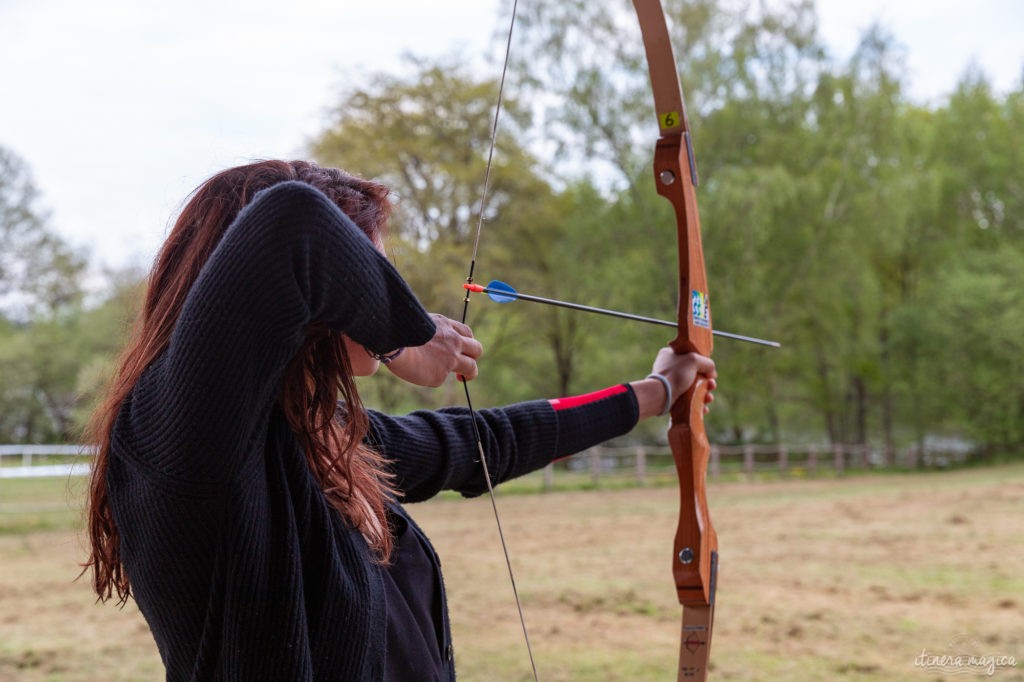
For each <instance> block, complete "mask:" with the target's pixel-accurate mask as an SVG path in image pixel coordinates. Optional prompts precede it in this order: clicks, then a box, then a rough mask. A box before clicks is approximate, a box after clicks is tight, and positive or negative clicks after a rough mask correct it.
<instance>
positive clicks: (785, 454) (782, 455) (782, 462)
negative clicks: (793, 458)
mask: <svg viewBox="0 0 1024 682" xmlns="http://www.w3.org/2000/svg"><path fill="white" fill-rule="evenodd" d="M788 468H789V450H788V449H787V448H786V446H785V445H781V444H780V445H779V473H780V474H784V473H786V469H788Z"/></svg>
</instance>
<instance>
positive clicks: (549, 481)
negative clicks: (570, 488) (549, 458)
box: [542, 462, 555, 492]
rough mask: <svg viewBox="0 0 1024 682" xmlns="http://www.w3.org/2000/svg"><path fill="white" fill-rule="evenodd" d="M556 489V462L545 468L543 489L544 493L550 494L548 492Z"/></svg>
mask: <svg viewBox="0 0 1024 682" xmlns="http://www.w3.org/2000/svg"><path fill="white" fill-rule="evenodd" d="M554 487H555V463H554V462H550V463H549V464H548V465H547V466H546V467H544V483H543V485H542V488H543V490H544V492H548V491H550V490H551V489H552V488H554Z"/></svg>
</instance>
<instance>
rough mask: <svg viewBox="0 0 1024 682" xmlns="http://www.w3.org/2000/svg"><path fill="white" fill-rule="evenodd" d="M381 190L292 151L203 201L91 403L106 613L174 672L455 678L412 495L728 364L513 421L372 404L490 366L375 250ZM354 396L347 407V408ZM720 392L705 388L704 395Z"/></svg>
mask: <svg viewBox="0 0 1024 682" xmlns="http://www.w3.org/2000/svg"><path fill="white" fill-rule="evenodd" d="M388 214H389V203H388V190H387V188H386V187H384V186H382V185H379V184H376V183H373V182H368V181H365V180H362V179H359V178H356V177H352V176H349V175H347V174H345V173H343V172H341V171H338V170H334V169H326V168H321V167H319V166H316V165H315V164H312V163H308V162H302V161H296V162H290V163H288V162H282V161H266V162H260V163H255V164H251V165H248V166H242V167H239V168H233V169H230V170H227V171H224V172H222V173H220V174H218V175H216V176H214V177H213V178H211V179H210V180H209V181H207V182H206V183H205V184H203V185H202V186H201V187H200V188H199V189H198V190H197V191H196V192H195V193H194V194H193V196H192V197H191V199H190V200H189V202H188V204H187V205H186V206H185V208H184V210H183V212H182V214H181V216H180V217H179V218H178V220H177V222H176V224H175V226H174V229H173V230H172V231H171V234H170V236H169V237H168V239H167V242H166V243H165V245H164V247H163V249H162V251H161V253H160V255H159V256H158V258H157V261H156V264H155V266H154V269H153V272H152V273H151V275H150V280H149V289H148V293H147V297H146V301H145V306H144V309H143V312H142V316H141V319H140V321H139V323H138V325H137V327H136V330H135V333H134V337H133V338H132V340H131V341H130V343H129V344H128V346H127V348H126V350H125V352H124V354H123V356H122V358H121V364H120V369H119V372H118V374H117V376H116V378H115V380H114V382H113V383H112V385H111V388H110V390H109V393H108V395H107V396H106V399H105V400H104V402H103V403H102V404H101V406H100V407H99V409H98V410H97V411H96V413H95V415H94V418H93V421H92V425H91V429H90V433H89V435H90V438H91V442H95V443H99V444H100V450H99V454H98V456H97V458H96V461H95V465H94V468H93V475H92V482H91V491H90V501H89V502H90V504H89V509H88V527H89V532H90V540H91V550H92V551H91V556H90V560H89V562H88V564H87V568H91V569H92V575H93V582H94V588H95V590H96V593H97V594H98V595H99V597H100V599H101V600H106V599H108V598H110V597H112V596H113V595H114V594H115V593H116V594H117V597H118V598H119V600H120V601H121V602H124V601H126V600H127V599H128V598H129V596H133V597H134V598H135V600H136V602H137V603H138V605H139V608H140V610H141V611H142V613H143V615H144V616H145V618H146V620H147V622H148V623H149V626H150V628H151V630H152V632H153V636H154V638H155V640H156V643H157V646H158V648H159V650H160V655H161V657H162V659H163V662H164V665H165V666H166V670H167V678H168V679H170V680H186V679H188V680H245V681H250V680H274V681H275V682H277V681H282V680H288V681H291V680H313V679H315V680H381V679H387V680H406V679H408V680H431V679H454V667H453V662H452V660H451V659H452V657H451V635H450V632H449V629H448V614H447V607H446V604H445V596H444V589H443V584H442V581H441V574H440V565H439V563H438V560H437V557H436V555H435V554H434V551H433V549H432V547H431V546H430V544H429V542H428V541H427V539H426V537H425V536H424V535H423V533H422V532H421V531H420V529H419V528H417V527H416V525H415V524H414V523H413V522H412V521H411V519H409V517H408V516H407V515H406V513H405V511H404V510H403V509H402V507H401V503H405V502H416V501H420V500H424V499H427V498H429V497H432V496H433V495H435V494H436V493H437V492H438V491H440V490H443V489H454V490H458V491H460V492H462V493H463V494H465V495H467V496H471V495H478V494H480V493H481V492H483V491H485V490H486V482H485V481H484V479H483V474H482V469H481V466H480V463H479V462H477V461H475V460H476V459H477V458H478V455H477V452H478V449H477V443H476V440H475V438H474V436H473V430H472V423H471V420H472V419H474V418H475V419H476V420H477V422H478V424H479V428H480V432H481V437H482V439H483V447H484V451H485V452H486V453H487V455H486V456H487V458H488V464H489V470H490V472H491V476H492V477H493V478H494V481H495V482H500V481H504V480H507V479H509V478H512V477H515V476H518V475H521V474H524V473H526V472H528V471H532V470H534V469H537V468H539V467H542V466H544V465H545V464H547V463H548V462H550V461H551V460H552V459H554V458H557V457H562V456H565V455H569V454H571V453H573V452H576V451H578V450H581V449H583V448H585V447H588V446H590V445H593V444H596V443H599V442H601V441H604V440H606V439H608V438H611V437H614V436H618V435H621V434H623V433H625V432H627V431H628V430H630V429H631V428H632V427H633V426H634V424H635V423H636V422H637V420H638V419H639V418H643V417H646V416H651V415H654V414H658V413H662V412H663V411H664V408H665V406H666V404H667V403H668V402H670V396H671V395H681V394H682V392H683V391H684V390H685V389H686V388H687V387H688V386H689V385H690V384H692V382H693V381H694V379H695V377H696V375H697V374H698V373H699V374H701V375H703V376H705V377H707V378H708V380H709V383H710V386H711V387H712V388H713V387H714V365H713V363H712V362H711V361H710V360H709V359H707V358H703V357H701V356H697V355H675V354H673V353H672V352H671V351H668V350H667V349H663V350H662V352H661V353H660V354H659V356H658V359H657V361H656V363H655V372H656V373H658V374H660V375H661V376H660V377H657V376H655V377H653V378H647V379H644V380H641V381H636V382H632V383H631V384H624V385H620V386H616V387H612V388H610V389H606V390H605V391H602V392H599V393H596V394H591V395H589V396H580V397H576V398H573V399H569V400H561V401H532V402H527V403H521V404H517V405H512V406H509V407H506V408H502V409H494V410H482V411H479V412H477V413H476V415H475V417H474V416H473V415H471V414H470V413H469V412H468V410H465V409H450V410H441V411H437V412H419V413H415V414H411V415H407V416H404V417H391V416H387V415H384V414H380V413H376V412H372V411H367V410H365V409H364V408H363V406H362V404H361V403H360V401H359V395H358V393H357V392H356V388H355V384H354V383H353V377H354V376H358V375H370V374H373V373H374V372H375V371H376V370H377V368H378V365H379V364H380V363H384V364H386V365H387V367H388V369H389V370H391V371H392V372H393V373H394V374H396V375H397V376H398V377H400V378H402V379H404V380H406V381H408V382H411V383H414V384H420V385H431V386H436V385H439V384H440V383H441V382H442V381H443V380H444V378H445V377H446V376H447V375H448V374H449V373H451V372H456V373H458V374H461V375H463V376H465V377H467V378H473V377H475V376H476V373H477V367H476V360H477V358H479V356H480V354H481V352H482V348H481V346H480V344H479V343H478V342H477V341H476V340H475V339H473V336H472V333H471V331H470V330H469V328H467V327H465V326H464V325H461V324H459V323H457V322H454V321H451V320H448V319H447V318H444V317H441V316H438V315H434V316H431V315H428V314H427V313H426V311H424V310H423V308H422V306H421V305H420V303H419V302H418V301H417V299H416V297H415V296H414V295H413V294H412V292H411V291H410V290H409V288H408V287H407V285H406V284H405V282H404V280H403V279H402V278H401V277H400V276H399V274H398V273H397V272H396V271H395V269H394V268H393V267H392V266H391V265H390V264H389V263H388V261H387V260H386V259H385V258H384V257H383V256H382V255H381V251H380V242H381V236H382V233H383V231H384V228H385V224H386V222H387V219H388ZM339 392H340V394H341V401H340V402H339V401H338V400H337V398H338V394H339ZM708 400H709V401H710V398H709V399H708Z"/></svg>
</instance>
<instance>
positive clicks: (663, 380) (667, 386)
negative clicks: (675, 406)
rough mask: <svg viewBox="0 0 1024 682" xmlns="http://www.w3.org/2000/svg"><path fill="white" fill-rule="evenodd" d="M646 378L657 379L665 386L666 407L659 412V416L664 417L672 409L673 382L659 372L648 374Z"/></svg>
mask: <svg viewBox="0 0 1024 682" xmlns="http://www.w3.org/2000/svg"><path fill="white" fill-rule="evenodd" d="M645 378H647V379H657V380H658V381H660V382H661V383H662V385H663V386H664V387H665V409H663V410H662V411H661V412H659V413H658V416H659V417H664V416H665V415H666V414H668V413H669V410H671V409H672V384H670V383H669V382H668V379H666V378H665V377H664V376H663V375H661V374H658V373H652V374H648V375H647V376H646V377H645Z"/></svg>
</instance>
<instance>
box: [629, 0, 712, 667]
mask: <svg viewBox="0 0 1024 682" xmlns="http://www.w3.org/2000/svg"><path fill="white" fill-rule="evenodd" d="M633 4H634V7H635V8H636V13H637V19H638V20H639V23H640V30H641V33H642V35H643V41H644V49H645V51H646V53H647V66H648V70H649V71H650V75H651V88H652V90H653V93H654V107H655V113H656V114H657V117H658V127H659V130H660V137H659V139H658V142H657V145H656V147H655V151H654V181H655V184H656V186H657V189H658V194H660V195H661V196H663V197H665V198H666V199H667V200H668V201H669V202H670V203H671V204H672V207H673V209H674V211H675V216H676V231H677V241H678V247H679V308H678V325H679V326H678V329H679V331H678V335H677V336H676V338H675V339H673V340H672V341H671V343H670V345H671V346H672V348H673V349H674V350H675V351H676V352H677V353H688V352H696V353H700V354H702V355H707V356H710V355H711V350H712V347H713V341H712V335H711V310H710V307H709V304H708V288H707V274H706V270H705V267H704V251H703V247H702V245H701V236H700V217H699V215H698V212H697V196H696V191H695V187H696V185H697V166H696V162H695V160H694V156H693V145H692V142H691V137H690V128H689V122H688V120H687V116H686V106H685V104H684V102H683V95H682V90H681V89H680V85H679V74H678V71H677V70H676V61H675V55H674V53H673V50H672V43H671V40H670V38H669V33H668V26H667V25H666V23H665V14H664V11H663V10H662V7H661V2H660V0H634V2H633ZM706 393H707V383H706V381H705V380H703V379H700V380H698V381H697V382H696V383H695V384H694V386H693V387H692V388H690V390H688V391H687V392H686V393H685V394H684V395H683V396H682V397H681V398H680V399H679V400H677V401H676V403H675V405H674V406H673V407H672V413H671V416H672V421H671V425H670V427H669V432H668V438H669V445H670V446H671V449H672V456H673V458H674V460H675V463H676V470H677V472H678V475H679V491H680V510H679V523H678V526H677V528H676V536H675V544H674V550H673V557H672V575H673V578H674V579H675V584H676V593H677V595H678V597H679V603H680V604H682V606H683V622H682V630H681V635H680V647H679V674H678V679H679V680H704V679H706V676H707V667H708V666H707V664H708V656H709V652H710V649H711V628H712V625H713V623H714V607H715V587H716V582H717V569H718V536H717V534H716V533H715V529H714V528H713V527H712V525H711V517H710V515H709V514H708V503H707V488H706V485H705V481H706V476H707V467H708V457H709V454H710V447H709V445H708V439H707V434H706V433H705V430H704V396H705V394H706Z"/></svg>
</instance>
